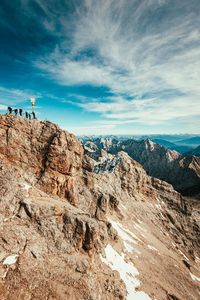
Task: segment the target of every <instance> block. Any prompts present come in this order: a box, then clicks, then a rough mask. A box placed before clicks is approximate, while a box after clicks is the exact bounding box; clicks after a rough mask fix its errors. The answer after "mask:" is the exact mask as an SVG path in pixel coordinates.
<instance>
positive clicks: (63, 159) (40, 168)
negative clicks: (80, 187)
mask: <svg viewBox="0 0 200 300" xmlns="http://www.w3.org/2000/svg"><path fill="white" fill-rule="evenodd" d="M0 139H1V144H0V157H1V159H3V160H6V161H7V163H8V164H10V165H14V166H16V167H17V168H18V169H20V170H23V171H24V172H26V173H30V174H31V175H32V176H34V179H33V180H34V181H35V182H37V185H38V186H39V187H40V189H42V190H43V191H45V192H47V193H50V194H53V195H58V196H59V197H62V198H67V199H69V201H71V202H72V203H76V200H77V195H76V184H75V182H76V175H77V173H78V172H79V170H80V168H81V164H82V158H83V149H82V146H81V144H80V143H79V142H78V141H77V139H76V138H75V136H74V135H73V134H70V133H68V132H64V131H62V130H61V129H60V128H59V127H58V126H56V125H54V124H52V123H50V122H40V121H38V120H32V121H31V123H30V122H29V121H28V120H26V119H23V118H15V117H14V116H10V115H8V116H1V117H0Z"/></svg>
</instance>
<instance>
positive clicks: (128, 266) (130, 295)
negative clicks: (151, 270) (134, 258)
mask: <svg viewBox="0 0 200 300" xmlns="http://www.w3.org/2000/svg"><path fill="white" fill-rule="evenodd" d="M105 255H106V257H105V258H104V257H103V256H100V258H101V261H102V262H103V263H105V264H106V265H108V266H109V267H110V268H111V269H112V270H115V271H118V272H119V275H120V277H121V279H122V280H123V282H124V284H125V286H126V289H127V298H126V299H127V300H133V299H134V300H151V298H150V297H149V296H148V295H147V294H146V293H144V292H142V291H136V290H135V289H136V288H137V287H138V286H139V285H140V281H139V280H138V279H137V278H136V276H138V275H139V272H138V270H137V269H136V268H135V267H134V266H133V264H132V263H127V262H125V260H124V254H123V253H122V254H121V255H120V254H119V253H118V252H117V251H115V249H114V248H113V247H112V246H111V245H110V244H108V245H107V246H106V248H105Z"/></svg>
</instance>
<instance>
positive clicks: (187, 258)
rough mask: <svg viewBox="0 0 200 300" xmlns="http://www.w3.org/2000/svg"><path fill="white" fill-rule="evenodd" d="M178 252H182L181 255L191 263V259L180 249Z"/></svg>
mask: <svg viewBox="0 0 200 300" xmlns="http://www.w3.org/2000/svg"><path fill="white" fill-rule="evenodd" d="M178 252H180V253H181V255H182V256H183V257H184V258H185V259H186V260H188V261H189V258H188V257H187V256H186V255H185V254H184V253H183V252H182V251H181V250H180V249H178Z"/></svg>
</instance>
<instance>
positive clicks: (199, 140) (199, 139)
mask: <svg viewBox="0 0 200 300" xmlns="http://www.w3.org/2000/svg"><path fill="white" fill-rule="evenodd" d="M176 144H178V145H191V146H193V147H195V146H198V145H200V136H195V137H192V138H189V139H184V140H180V141H176Z"/></svg>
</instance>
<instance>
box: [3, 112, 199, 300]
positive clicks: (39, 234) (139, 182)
mask: <svg viewBox="0 0 200 300" xmlns="http://www.w3.org/2000/svg"><path fill="white" fill-rule="evenodd" d="M0 138H1V143H0V159H1V160H0V225H1V226H0V299H2V300H8V299H9V300H17V299H18V300H19V299H20V300H27V299H28V300H33V299H34V300H36V299H37V300H40V299H41V300H44V299H49V300H57V299H61V300H66V299H73V300H74V299H75V300H76V299H77V300H82V299H83V300H86V299H87V300H89V299H90V300H96V299H97V300H99V299H103V300H104V299H105V300H110V299H111V300H114V299H120V300H122V299H124V300H125V299H134V300H137V299H138V300H141V299H147V300H149V299H152V300H153V299H157V300H161V299H162V300H163V299H179V300H182V299H184V300H185V299H186V300H187V299H188V300H189V299H198V297H199V278H200V273H199V269H200V252H199V249H200V239H199V237H200V229H199V225H200V218H199V214H198V210H199V207H198V206H199V202H198V201H196V200H195V199H192V200H191V199H190V201H188V199H185V198H183V197H182V196H181V195H180V194H179V193H178V192H176V191H175V190H174V189H173V187H172V186H171V185H169V184H168V183H166V182H164V181H162V180H159V179H156V178H153V177H150V176H148V175H147V173H146V171H145V170H144V169H143V167H142V166H141V165H140V164H139V163H138V162H136V161H135V160H133V159H132V158H131V157H130V156H129V155H128V154H127V153H125V152H124V151H117V152H116V154H109V153H107V151H106V150H105V149H101V155H100V157H99V159H98V161H97V159H96V160H95V159H93V158H91V157H90V156H88V155H87V154H84V149H83V147H82V145H81V143H80V142H79V141H78V140H77V139H76V137H75V136H74V135H72V134H70V133H68V132H65V131H62V130H61V129H60V128H59V127H58V126H57V125H55V124H52V123H50V122H40V121H38V120H31V121H29V120H25V119H23V118H20V117H14V116H7V115H6V116H0ZM90 146H91V145H90ZM106 146H107V147H109V148H110V147H111V143H110V141H109V143H106ZM92 147H93V150H94V151H96V149H95V146H94V145H93V146H92ZM150 147H151V151H154V148H155V147H156V146H155V145H154V144H150ZM102 150H104V151H102ZM184 163H185V162H184ZM180 284H181V287H182V288H181V289H180Z"/></svg>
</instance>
